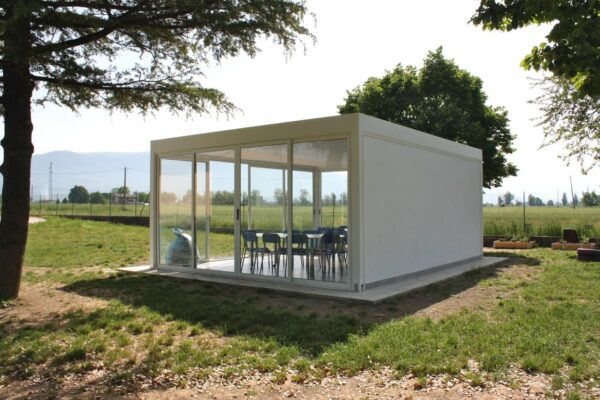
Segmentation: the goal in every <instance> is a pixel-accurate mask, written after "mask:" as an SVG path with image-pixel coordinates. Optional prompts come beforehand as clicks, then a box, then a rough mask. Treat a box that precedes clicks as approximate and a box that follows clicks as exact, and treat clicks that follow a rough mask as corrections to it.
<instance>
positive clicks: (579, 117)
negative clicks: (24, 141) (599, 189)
mask: <svg viewBox="0 0 600 400" xmlns="http://www.w3.org/2000/svg"><path fill="white" fill-rule="evenodd" d="M598 73H600V71H598ZM534 85H535V86H537V87H539V88H540V89H541V91H542V94H541V95H539V96H538V97H537V98H535V99H534V100H532V101H531V103H536V104H538V106H539V107H540V111H541V112H542V116H541V118H539V121H538V124H537V125H538V126H540V127H541V128H542V129H543V130H544V143H543V144H542V147H544V146H548V145H552V144H562V147H563V148H564V153H563V154H562V155H561V157H562V158H563V159H564V160H566V161H567V162H569V161H570V160H572V159H574V160H576V161H577V162H578V163H579V165H580V166H581V169H582V171H583V172H588V171H589V170H590V169H591V168H592V167H593V166H594V165H595V163H597V162H598V161H600V141H599V138H600V96H596V97H592V96H590V95H581V94H580V93H578V92H577V90H576V89H575V86H574V85H573V84H572V83H571V82H570V81H568V80H566V79H560V78H556V77H547V78H544V79H543V80H542V81H539V82H535V83H534ZM590 161H591V162H590Z"/></svg>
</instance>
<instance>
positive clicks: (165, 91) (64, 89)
mask: <svg viewBox="0 0 600 400" xmlns="http://www.w3.org/2000/svg"><path fill="white" fill-rule="evenodd" d="M306 13H307V10H306V6H305V3H304V1H303V0H245V1H237V0H214V1H210V2H209V1H192V0H154V1H148V0H102V1H98V0H80V1H58V0H47V1H39V0H13V1H2V2H0V27H1V29H0V32H1V34H2V41H1V46H0V51H1V53H0V54H1V55H0V57H2V76H1V78H0V86H1V88H0V90H1V91H2V95H1V103H0V104H1V105H2V107H1V111H2V113H3V116H4V139H3V140H2V146H3V148H4V161H3V164H2V166H1V167H0V172H1V173H2V174H3V176H4V186H3V189H2V210H1V213H2V219H1V220H0V260H1V261H0V277H1V279H0V300H1V299H9V298H14V297H17V296H18V292H19V286H20V280H21V272H22V264H23V254H24V251H25V244H26V241H27V230H28V219H29V201H28V199H29V187H30V186H29V182H30V172H31V155H32V153H33V144H32V132H33V125H32V122H31V103H32V101H34V102H35V103H37V104H42V105H43V104H46V103H55V104H58V105H63V106H65V107H68V108H70V109H72V110H77V109H78V108H81V107H103V108H107V109H109V110H122V111H126V112H130V111H133V110H139V111H141V112H142V113H148V112H151V111H153V110H156V109H159V108H166V109H168V110H170V111H172V112H183V113H187V114H188V115H189V114H191V113H202V112H205V111H207V110H210V109H215V110H217V111H221V112H226V113H229V112H231V111H233V110H234V106H233V104H231V102H229V101H228V99H227V98H226V96H225V94H224V93H222V92H220V91H219V90H217V89H213V88H209V87H206V86H205V85H203V84H202V82H201V81H200V79H201V78H202V77H203V74H202V68H201V67H202V66H203V65H205V64H206V63H208V62H209V61H210V60H211V59H215V60H217V61H218V60H220V59H223V58H224V57H228V56H236V55H238V54H240V53H246V54H249V55H250V56H254V55H255V54H256V52H257V51H258V47H257V41H258V39H261V38H265V37H272V38H274V40H275V41H277V42H278V43H279V44H280V45H282V46H283V48H284V49H285V50H286V51H293V50H294V48H295V47H296V45H297V44H298V40H299V39H300V38H302V37H311V34H310V32H309V31H308V30H307V28H306V27H305V26H304V25H303V20H304V17H305V15H306ZM131 60H135V62H132V61H131ZM34 91H36V93H38V94H39V97H36V98H35V99H34V98H33V94H34Z"/></svg>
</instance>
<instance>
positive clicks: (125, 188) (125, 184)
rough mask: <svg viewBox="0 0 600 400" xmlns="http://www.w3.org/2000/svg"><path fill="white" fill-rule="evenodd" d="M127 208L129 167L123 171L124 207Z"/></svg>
mask: <svg viewBox="0 0 600 400" xmlns="http://www.w3.org/2000/svg"><path fill="white" fill-rule="evenodd" d="M126 206H127V167H125V168H124V169H123V207H126Z"/></svg>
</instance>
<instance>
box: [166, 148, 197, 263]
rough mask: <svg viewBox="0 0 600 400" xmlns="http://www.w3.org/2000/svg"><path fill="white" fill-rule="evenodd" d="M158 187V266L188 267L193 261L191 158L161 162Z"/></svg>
mask: <svg viewBox="0 0 600 400" xmlns="http://www.w3.org/2000/svg"><path fill="white" fill-rule="evenodd" d="M159 185H160V193H159V199H158V201H159V232H160V235H159V257H160V258H159V259H160V263H161V264H163V265H170V266H180V267H191V266H192V265H193V262H192V260H193V257H194V252H193V239H192V221H193V219H192V161H191V157H190V156H181V157H177V158H172V159H168V158H162V159H161V160H160V181H159Z"/></svg>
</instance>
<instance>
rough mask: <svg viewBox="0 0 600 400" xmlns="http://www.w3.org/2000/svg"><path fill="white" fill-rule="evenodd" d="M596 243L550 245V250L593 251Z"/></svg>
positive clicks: (556, 243) (558, 243) (557, 243)
mask: <svg viewBox="0 0 600 400" xmlns="http://www.w3.org/2000/svg"><path fill="white" fill-rule="evenodd" d="M595 248H597V247H596V243H567V242H555V243H552V250H577V249H595Z"/></svg>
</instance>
